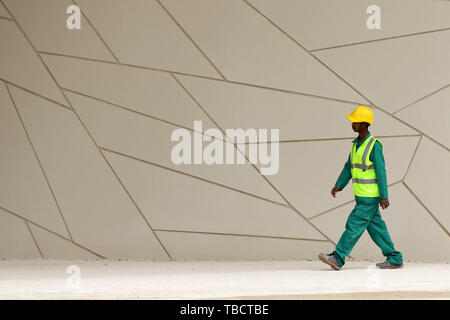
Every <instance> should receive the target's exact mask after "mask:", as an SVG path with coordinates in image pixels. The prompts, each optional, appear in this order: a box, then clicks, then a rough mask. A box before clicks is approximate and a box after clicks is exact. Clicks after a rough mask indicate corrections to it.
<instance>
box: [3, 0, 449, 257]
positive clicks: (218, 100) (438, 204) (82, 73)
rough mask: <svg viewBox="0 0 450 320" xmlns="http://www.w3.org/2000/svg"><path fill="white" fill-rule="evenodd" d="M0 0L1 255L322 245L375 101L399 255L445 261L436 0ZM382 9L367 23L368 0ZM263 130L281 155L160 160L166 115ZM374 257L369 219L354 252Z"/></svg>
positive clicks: (212, 252) (189, 252)
mask: <svg viewBox="0 0 450 320" xmlns="http://www.w3.org/2000/svg"><path fill="white" fill-rule="evenodd" d="M76 3H77V4H78V5H80V6H81V8H82V11H83V16H82V20H81V30H68V29H67V28H66V24H65V23H66V18H67V17H68V15H67V14H66V12H65V11H66V8H67V6H68V5H70V4H73V3H72V2H71V1H69V0H67V1H64V0H34V1H29V0H1V2H0V43H1V46H0V150H1V153H0V154H1V156H0V258H40V257H42V258H60V259H77V258H82V259H96V258H113V259H114V258H117V259H154V260H209V259H214V260H216V259H217V260H263V259H316V257H317V254H318V253H319V252H330V251H332V250H333V248H334V245H335V244H336V242H337V241H338V239H339V237H340V235H341V233H342V232H343V230H344V226H345V222H346V218H347V216H348V214H349V213H350V211H351V209H352V207H353V205H354V200H353V194H352V190H351V186H349V187H347V188H346V189H345V190H344V191H343V192H341V193H339V194H338V197H337V198H336V199H334V198H332V197H331V196H330V189H331V187H332V186H333V184H334V182H335V181H336V179H337V176H338V175H339V172H340V170H341V169H342V167H343V165H344V162H345V161H346V158H347V155H348V152H349V148H350V145H351V140H352V139H353V137H354V133H353V131H352V130H351V127H350V124H349V122H348V120H347V119H346V117H345V115H346V114H348V113H349V112H351V111H352V110H353V109H354V108H355V107H356V106H357V105H359V104H365V105H369V106H371V107H372V108H373V110H374V115H375V123H374V125H373V126H371V132H372V134H373V135H375V136H377V137H379V138H380V139H381V140H382V141H383V143H384V152H385V158H386V163H387V173H388V183H389V199H390V202H391V206H390V207H389V209H388V210H387V211H383V212H382V214H383V217H384V218H385V220H386V222H387V225H388V228H389V231H390V233H391V236H392V238H393V240H394V242H395V244H396V248H397V249H398V250H400V251H402V252H403V255H404V257H405V259H406V260H420V261H446V262H450V242H449V229H450V200H449V196H448V193H449V189H450V154H449V146H450V130H449V119H450V87H449V84H450V62H449V61H450V60H449V54H450V3H449V2H447V1H432V0H429V1H427V0H423V1H406V0H395V1H394V0H383V1H379V0H373V1H372V0H371V1H365V0H345V1H343V0H342V1H335V0H327V1H325V0H320V1H318V0H314V1H313V0H311V1H306V0H305V1H300V0H299V1H294V0H281V1H280V0H277V1H273V0H248V1H243V0H189V1H188V0H186V1H184V0H183V1H182V0H159V1H156V0H155V1H154V0H131V1H125V0H122V1H120V0H114V1H112V0H103V1H101V0H77V2H76ZM370 4H377V5H379V6H380V8H381V10H382V11H381V29H379V30H368V29H367V27H366V18H367V17H368V14H367V13H366V8H367V6H369V5H370ZM194 120H202V122H203V128H217V127H218V128H220V129H226V128H269V129H270V128H278V129H280V139H281V141H282V142H281V143H280V170H279V172H278V174H276V175H272V176H262V175H261V174H260V172H259V171H258V170H257V169H256V168H255V167H253V166H251V165H249V164H246V165H211V166H208V165H181V166H179V165H175V164H174V163H173V162H172V161H171V159H170V152H171V149H172V147H173V145H174V142H171V141H170V135H171V133H172V132H173V130H174V129H176V128H177V127H183V128H189V129H190V130H192V129H193V121H194ZM352 257H354V258H357V259H363V258H364V259H377V260H382V259H383V257H382V255H381V252H380V250H379V249H378V248H377V247H376V246H375V245H374V244H373V243H372V242H371V240H370V238H369V237H368V235H367V233H365V234H364V235H363V237H362V238H361V240H360V242H359V243H358V244H357V246H356V247H355V249H354V251H353V252H352Z"/></svg>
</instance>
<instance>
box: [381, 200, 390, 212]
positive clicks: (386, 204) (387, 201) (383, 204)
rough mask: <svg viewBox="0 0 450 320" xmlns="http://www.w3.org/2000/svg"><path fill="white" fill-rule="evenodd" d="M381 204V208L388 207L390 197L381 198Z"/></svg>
mask: <svg viewBox="0 0 450 320" xmlns="http://www.w3.org/2000/svg"><path fill="white" fill-rule="evenodd" d="M380 206H381V208H383V210H384V209H386V208H387V207H389V200H388V199H381V200H380Z"/></svg>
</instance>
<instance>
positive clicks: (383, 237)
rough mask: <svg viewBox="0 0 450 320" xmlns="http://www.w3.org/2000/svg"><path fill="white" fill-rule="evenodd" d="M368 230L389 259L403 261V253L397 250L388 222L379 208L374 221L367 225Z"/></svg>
mask: <svg viewBox="0 0 450 320" xmlns="http://www.w3.org/2000/svg"><path fill="white" fill-rule="evenodd" d="M367 231H368V232H369V235H370V237H371V238H372V240H373V241H374V242H375V243H376V244H377V246H378V247H380V249H381V251H382V252H383V255H384V256H385V257H386V258H387V261H389V262H390V263H393V264H402V263H403V257H402V254H401V253H400V251H397V250H395V248H394V243H393V242H392V240H391V237H390V236H389V232H388V230H387V227H386V223H385V222H384V221H383V219H382V218H381V214H380V210H379V209H377V212H376V213H375V215H374V216H373V219H372V221H371V222H370V224H369V225H368V226H367Z"/></svg>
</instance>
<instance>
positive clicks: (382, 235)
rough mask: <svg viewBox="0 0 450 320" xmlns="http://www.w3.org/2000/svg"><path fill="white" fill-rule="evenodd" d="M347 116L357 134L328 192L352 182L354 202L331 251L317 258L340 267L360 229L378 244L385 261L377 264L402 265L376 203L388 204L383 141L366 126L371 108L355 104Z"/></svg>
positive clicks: (334, 191) (384, 265) (371, 115)
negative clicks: (346, 158) (337, 240)
mask: <svg viewBox="0 0 450 320" xmlns="http://www.w3.org/2000/svg"><path fill="white" fill-rule="evenodd" d="M347 118H348V119H349V120H350V121H351V122H352V128H353V131H355V132H358V134H359V135H358V137H357V138H356V139H355V140H353V144H352V148H351V151H350V155H349V157H348V160H347V162H346V163H345V166H344V169H343V170H342V172H341V174H340V176H339V178H338V180H337V182H336V184H335V186H334V187H333V188H332V189H331V195H332V196H333V197H336V193H337V192H338V191H341V190H342V189H344V187H345V186H346V185H347V184H348V182H349V181H350V178H351V179H352V182H353V191H354V193H355V200H356V205H355V208H354V209H353V211H352V212H351V213H350V216H349V217H348V220H347V224H346V225H345V231H344V233H343V234H342V236H341V238H340V239H339V242H338V244H337V245H336V249H335V250H334V251H333V252H332V253H331V254H323V253H321V254H319V259H320V260H321V261H323V262H324V263H326V264H328V265H330V266H331V267H332V268H333V269H335V270H341V268H342V266H343V265H344V264H345V257H346V256H348V255H349V254H350V252H351V251H352V249H353V247H354V246H355V244H356V242H357V241H358V240H359V238H360V237H361V235H362V234H363V232H364V230H366V229H367V231H368V232H369V235H370V237H371V238H372V240H373V241H374V242H375V243H376V244H377V245H378V246H379V247H380V248H381V251H382V253H383V255H384V256H385V257H386V261H384V262H381V263H377V268H381V269H395V268H401V267H402V266H403V259H402V254H401V253H400V252H399V251H397V250H395V249H394V244H393V243H392V240H391V237H390V236H389V233H388V230H387V227H386V224H385V222H384V221H383V219H382V218H381V214H380V210H379V208H378V206H381V208H383V210H384V209H386V208H387V207H388V206H389V200H388V190H387V180H386V170H385V166H384V156H383V144H382V143H381V142H380V141H379V140H378V139H377V138H375V137H373V136H372V135H371V134H370V132H369V130H368V128H369V126H370V125H371V124H372V123H373V112H372V110H370V108H369V107H366V106H359V107H358V108H356V109H355V110H353V112H352V113H351V114H349V115H347Z"/></svg>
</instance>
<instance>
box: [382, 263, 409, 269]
mask: <svg viewBox="0 0 450 320" xmlns="http://www.w3.org/2000/svg"><path fill="white" fill-rule="evenodd" d="M401 268H403V265H402V264H401V265H399V266H392V267H385V268H383V267H377V269H401Z"/></svg>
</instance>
